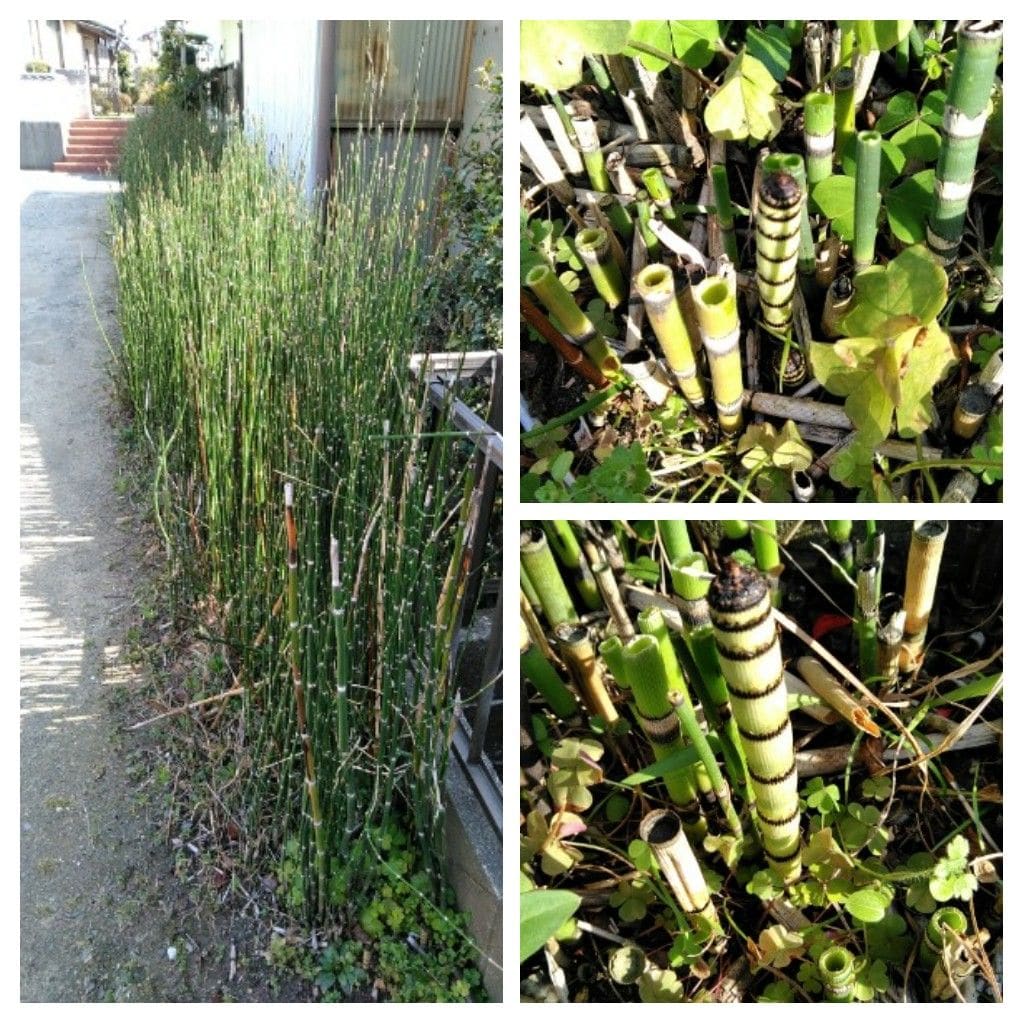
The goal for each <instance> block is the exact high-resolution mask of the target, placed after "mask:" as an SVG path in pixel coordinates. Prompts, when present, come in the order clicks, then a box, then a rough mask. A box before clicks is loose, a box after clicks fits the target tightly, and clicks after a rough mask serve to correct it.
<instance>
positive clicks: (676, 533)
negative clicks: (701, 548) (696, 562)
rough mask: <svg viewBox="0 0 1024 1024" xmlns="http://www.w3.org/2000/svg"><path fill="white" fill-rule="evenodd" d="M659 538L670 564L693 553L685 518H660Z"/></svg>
mask: <svg viewBox="0 0 1024 1024" xmlns="http://www.w3.org/2000/svg"><path fill="white" fill-rule="evenodd" d="M658 538H659V540H660V541H661V546H662V548H663V549H664V551H665V557H666V558H667V559H668V561H669V563H670V564H671V563H672V562H675V561H676V560H677V559H679V558H682V557H683V556H684V555H689V554H692V553H693V544H692V542H691V541H690V531H689V530H688V529H687V528H686V520H685V519H659V520H658Z"/></svg>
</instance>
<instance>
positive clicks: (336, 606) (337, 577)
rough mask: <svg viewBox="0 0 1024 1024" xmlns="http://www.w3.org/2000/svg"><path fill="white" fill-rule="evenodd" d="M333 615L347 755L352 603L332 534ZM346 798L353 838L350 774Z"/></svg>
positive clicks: (340, 724) (340, 726)
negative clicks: (347, 597)
mask: <svg viewBox="0 0 1024 1024" xmlns="http://www.w3.org/2000/svg"><path fill="white" fill-rule="evenodd" d="M330 560H331V616H332V617H333V619H334V640H335V664H334V687H335V696H336V698H337V705H338V708H337V732H338V750H339V751H340V753H341V755H342V756H343V757H344V756H346V755H347V754H348V753H349V751H350V749H351V738H350V731H351V730H350V728H349V717H350V716H349V702H350V700H351V698H350V696H349V692H348V688H349V682H350V679H351V675H352V664H351V662H352V659H351V655H350V648H351V644H352V636H351V634H352V602H351V601H348V602H346V601H345V597H344V595H343V594H342V591H341V558H340V555H339V548H338V538H337V537H331V554H330ZM342 785H343V787H344V798H345V822H344V826H345V836H346V838H350V837H351V836H352V833H353V832H354V831H355V828H356V792H355V786H354V785H353V783H352V780H351V778H350V777H349V776H348V773H346V777H345V779H344V780H343V782H342Z"/></svg>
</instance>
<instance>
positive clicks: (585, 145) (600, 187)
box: [572, 117, 612, 192]
mask: <svg viewBox="0 0 1024 1024" xmlns="http://www.w3.org/2000/svg"><path fill="white" fill-rule="evenodd" d="M572 126H573V129H574V130H575V132H576V141H577V142H578V143H579V147H580V153H581V154H582V156H583V166H584V167H586V169H587V177H588V178H589V179H590V184H591V185H592V186H593V188H594V189H595V190H596V191H598V192H611V191H612V183H611V179H610V178H609V177H608V171H607V170H606V169H605V166H604V154H603V153H602V152H601V140H600V139H599V138H598V137H597V125H595V124H594V122H593V120H592V119H591V118H589V117H574V118H573V119H572Z"/></svg>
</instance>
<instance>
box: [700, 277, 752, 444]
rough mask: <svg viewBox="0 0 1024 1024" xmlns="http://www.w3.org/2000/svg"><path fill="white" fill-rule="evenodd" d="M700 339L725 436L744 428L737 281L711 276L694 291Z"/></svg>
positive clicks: (719, 423)
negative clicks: (708, 365)
mask: <svg viewBox="0 0 1024 1024" xmlns="http://www.w3.org/2000/svg"><path fill="white" fill-rule="evenodd" d="M691 294H692V295H693V304H694V308H695V309H696V312H697V323H698V324H699V325H700V333H701V338H702V340H703V342H704V348H705V350H706V351H707V354H708V362H709V364H710V366H711V387H712V390H713V391H714V395H715V406H716V408H717V410H718V425H719V426H720V427H721V428H722V431H723V433H726V434H736V433H739V431H740V429H741V428H742V427H743V364H742V361H741V360H740V318H739V311H738V310H737V307H736V282H735V279H734V278H732V277H729V278H725V277H718V276H716V275H712V276H709V277H706V278H704V280H703V281H701V282H700V283H699V284H696V285H694V286H693V287H692V288H691Z"/></svg>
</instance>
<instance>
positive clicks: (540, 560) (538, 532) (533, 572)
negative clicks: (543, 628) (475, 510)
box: [519, 527, 579, 628]
mask: <svg viewBox="0 0 1024 1024" xmlns="http://www.w3.org/2000/svg"><path fill="white" fill-rule="evenodd" d="M519 564H520V567H521V568H522V570H523V572H524V573H525V574H526V578H527V580H528V581H529V584H530V586H531V587H532V589H533V592H534V593H535V594H536V595H537V600H538V601H539V602H540V606H541V608H542V609H543V610H544V617H545V618H546V619H547V620H548V625H549V626H551V627H552V628H554V627H555V626H560V625H561V624H562V623H563V622H575V621H576V620H577V619H578V618H579V615H578V614H577V613H576V607H575V605H574V604H573V600H572V596H571V595H570V594H569V590H568V588H567V587H566V585H565V580H564V579H563V578H562V574H561V572H559V569H558V563H557V562H556V561H555V556H554V555H553V554H552V553H551V547H550V545H549V544H548V538H547V534H546V533H545V532H544V531H543V530H542V529H540V528H538V527H530V528H529V529H526V530H524V531H523V532H522V533H521V534H520V537H519Z"/></svg>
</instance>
